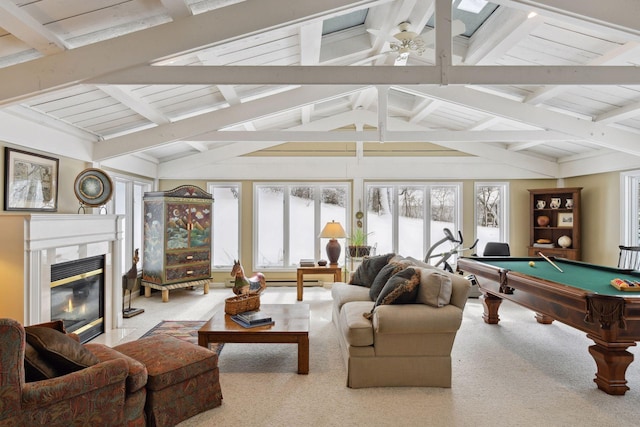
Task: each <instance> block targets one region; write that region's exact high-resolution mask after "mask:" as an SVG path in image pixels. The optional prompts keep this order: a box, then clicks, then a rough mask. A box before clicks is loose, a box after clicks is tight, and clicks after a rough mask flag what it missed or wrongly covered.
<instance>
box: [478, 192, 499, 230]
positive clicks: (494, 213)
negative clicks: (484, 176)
mask: <svg viewBox="0 0 640 427" xmlns="http://www.w3.org/2000/svg"><path fill="white" fill-rule="evenodd" d="M500 203H501V201H500V188H499V187H495V186H479V187H478V188H477V192H476V208H477V218H476V221H477V225H478V226H480V227H496V228H497V227H500V214H499V212H500Z"/></svg>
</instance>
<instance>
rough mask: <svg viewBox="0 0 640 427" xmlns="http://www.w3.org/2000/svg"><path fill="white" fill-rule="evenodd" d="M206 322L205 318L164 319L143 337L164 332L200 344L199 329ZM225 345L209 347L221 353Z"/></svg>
mask: <svg viewBox="0 0 640 427" xmlns="http://www.w3.org/2000/svg"><path fill="white" fill-rule="evenodd" d="M205 323H206V322H205V321H204V320H163V321H162V322H160V323H158V324H157V325H156V326H154V327H153V328H151V329H150V330H149V331H147V332H146V333H145V334H144V335H143V336H142V337H141V338H144V337H151V336H153V335H159V334H164V335H170V336H172V337H176V338H179V339H181V340H183V341H187V342H189V343H191V344H195V345H198V329H200V327H201V326H202V325H204V324H205ZM223 347H224V343H211V344H209V349H210V350H212V351H215V352H216V353H218V354H220V352H221V351H222V348H223Z"/></svg>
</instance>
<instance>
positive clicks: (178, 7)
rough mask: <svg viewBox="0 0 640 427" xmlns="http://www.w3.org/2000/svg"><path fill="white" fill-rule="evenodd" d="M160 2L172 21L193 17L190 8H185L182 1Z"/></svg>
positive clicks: (161, 0)
mask: <svg viewBox="0 0 640 427" xmlns="http://www.w3.org/2000/svg"><path fill="white" fill-rule="evenodd" d="M160 2H161V3H162V5H163V6H164V7H165V8H166V9H167V11H169V16H171V19H173V20H174V21H175V20H176V19H181V18H186V17H187V16H191V15H193V12H192V11H191V8H190V7H189V6H187V4H186V3H185V2H184V0H160Z"/></svg>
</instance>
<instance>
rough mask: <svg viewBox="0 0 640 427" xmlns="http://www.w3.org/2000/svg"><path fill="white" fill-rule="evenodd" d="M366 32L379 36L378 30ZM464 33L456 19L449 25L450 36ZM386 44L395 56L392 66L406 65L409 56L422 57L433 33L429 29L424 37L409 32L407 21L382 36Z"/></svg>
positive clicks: (463, 27) (462, 26)
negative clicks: (395, 30)
mask: <svg viewBox="0 0 640 427" xmlns="http://www.w3.org/2000/svg"><path fill="white" fill-rule="evenodd" d="M367 31H368V32H370V33H371V34H374V35H376V36H381V34H380V31H379V30H373V29H368V30H367ZM464 32H465V25H464V22H462V21H460V20H459V19H456V20H455V21H453V22H452V24H451V33H452V36H457V35H459V34H462V33H464ZM383 37H384V38H385V39H386V40H387V41H388V42H389V47H390V48H391V50H392V51H393V52H395V53H397V56H396V58H395V60H394V64H393V65H406V64H407V61H408V60H409V55H410V54H415V55H418V56H420V55H422V54H423V53H424V51H425V50H426V49H427V47H429V46H432V45H433V44H434V43H435V31H434V29H433V28H432V29H430V30H429V32H427V33H426V34H425V35H424V37H422V36H421V35H420V34H418V33H416V32H414V31H411V23H410V22H408V21H405V22H401V23H400V24H398V31H397V32H396V33H395V34H392V35H389V36H383Z"/></svg>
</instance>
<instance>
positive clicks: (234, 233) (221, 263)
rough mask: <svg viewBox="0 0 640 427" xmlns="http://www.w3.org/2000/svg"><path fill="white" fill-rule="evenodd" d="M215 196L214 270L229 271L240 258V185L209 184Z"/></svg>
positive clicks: (212, 254) (212, 252) (212, 255)
mask: <svg viewBox="0 0 640 427" xmlns="http://www.w3.org/2000/svg"><path fill="white" fill-rule="evenodd" d="M207 191H208V192H209V193H211V194H212V195H213V242H212V248H211V265H212V268H214V269H215V268H217V269H228V268H231V267H232V266H233V260H235V259H238V258H239V257H240V239H241V235H240V218H242V215H241V209H240V208H241V203H240V200H241V199H240V184H239V183H208V184H207Z"/></svg>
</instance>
